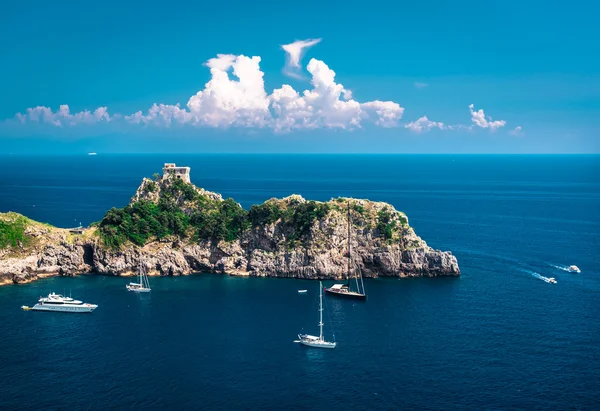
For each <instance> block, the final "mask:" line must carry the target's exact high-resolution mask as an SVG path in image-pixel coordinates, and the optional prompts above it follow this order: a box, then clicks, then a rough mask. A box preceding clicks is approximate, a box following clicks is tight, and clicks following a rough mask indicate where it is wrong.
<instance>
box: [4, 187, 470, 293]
mask: <svg viewBox="0 0 600 411" xmlns="http://www.w3.org/2000/svg"><path fill="white" fill-rule="evenodd" d="M154 184H155V182H153V181H152V180H149V179H144V181H143V182H142V185H141V186H140V188H139V189H138V190H137V192H136V194H135V195H134V197H133V198H132V203H135V202H136V201H140V200H147V201H152V202H156V203H157V202H158V201H159V200H160V197H161V192H160V190H157V189H156V188H155V187H154V186H152V185H154ZM149 186H152V188H151V189H149ZM192 187H193V186H192ZM194 190H196V192H197V193H201V195H203V196H205V197H209V198H210V199H211V200H214V201H223V200H222V198H221V196H220V195H219V194H216V193H210V192H208V191H205V190H202V189H198V188H196V187H194ZM305 202H306V200H304V199H303V198H302V197H300V196H298V195H294V196H290V197H287V198H284V199H281V200H277V199H272V200H269V201H268V202H267V203H265V204H269V206H271V207H279V209H281V210H286V209H288V208H290V207H297V206H298V205H299V204H303V203H305ZM177 204H178V206H179V207H181V209H183V210H187V211H189V210H190V208H189V207H190V206H189V204H188V202H187V200H185V199H178V200H177ZM319 204H327V208H326V210H327V212H326V213H325V215H323V216H322V217H321V218H316V219H314V220H312V222H311V223H310V225H309V226H308V228H306V227H304V228H303V230H304V231H303V233H302V236H301V238H300V237H299V234H298V232H297V229H295V228H294V226H291V225H290V224H288V223H286V221H284V219H282V218H280V219H277V220H275V221H266V222H264V223H253V224H251V226H250V227H249V228H248V229H246V230H245V231H244V232H243V233H242V234H240V236H239V238H236V239H235V240H233V241H224V240H220V241H216V240H198V239H196V240H192V238H191V237H190V238H178V237H174V236H171V237H165V238H162V239H160V240H152V241H149V242H148V243H146V244H144V245H143V246H136V245H134V244H132V243H127V244H126V245H124V246H121V247H118V248H115V247H108V246H106V245H105V244H104V243H103V241H102V238H101V236H100V235H99V228H98V227H90V228H88V229H87V230H86V231H85V232H84V233H83V234H73V233H71V232H69V230H66V229H60V228H55V227H51V226H48V225H44V224H40V223H36V222H33V221H31V220H28V221H29V222H30V223H29V224H27V226H26V228H25V234H26V235H27V238H28V239H29V241H28V244H27V245H22V244H18V245H17V246H14V247H9V248H5V249H4V250H0V283H22V282H28V281H31V280H35V279H37V278H38V277H44V276H48V275H76V274H80V273H86V272H89V273H95V274H104V275H130V274H133V273H136V272H137V269H138V267H139V266H140V265H144V266H145V267H146V268H147V270H148V274H149V275H187V274H191V273H196V272H213V273H221V274H230V275H244V276H265V277H295V278H309V279H342V278H345V277H346V276H347V270H348V207H349V206H351V212H350V214H351V221H352V224H351V227H350V246H351V249H352V252H351V267H352V269H353V270H360V271H361V272H362V275H363V276H364V277H382V276H388V277H419V276H426V277H437V276H458V275H459V274H460V270H459V267H458V262H457V260H456V257H455V256H453V255H452V253H450V252H442V251H439V250H434V249H432V248H431V247H429V246H428V245H427V244H426V243H425V241H423V240H422V239H421V238H420V237H418V236H417V235H416V234H415V232H414V230H413V229H412V227H410V226H409V224H408V219H407V217H406V215H404V214H403V213H401V212H398V211H396V210H395V209H394V208H393V207H392V206H391V205H389V204H386V203H379V202H371V201H368V200H357V199H334V200H331V201H329V202H328V203H319ZM382 213H385V215H386V221H387V222H388V226H390V227H393V230H391V229H389V228H388V230H389V232H388V233H387V235H382V230H384V229H385V227H383V228H382V226H381V224H379V225H378V224H377V220H376V219H377V216H378V215H379V216H381V215H382ZM10 215H12V217H13V218H14V213H10ZM10 215H9V214H4V215H1V214H0V218H4V219H5V220H6V219H7V218H8V219H10V218H9V217H10ZM21 218H22V217H21ZM295 230H296V231H295Z"/></svg>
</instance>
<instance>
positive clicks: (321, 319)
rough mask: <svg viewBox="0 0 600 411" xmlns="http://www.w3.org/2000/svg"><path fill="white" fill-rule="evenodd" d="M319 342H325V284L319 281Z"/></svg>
mask: <svg viewBox="0 0 600 411" xmlns="http://www.w3.org/2000/svg"><path fill="white" fill-rule="evenodd" d="M319 340H323V283H322V282H321V281H319Z"/></svg>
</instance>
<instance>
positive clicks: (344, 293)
mask: <svg viewBox="0 0 600 411" xmlns="http://www.w3.org/2000/svg"><path fill="white" fill-rule="evenodd" d="M350 227H351V224H350V201H348V280H347V281H346V283H345V284H334V285H332V286H331V287H329V288H325V292H327V293H329V294H333V295H337V296H340V297H346V298H353V299H357V300H366V299H367V294H366V293H365V285H364V283H363V279H362V274H360V270H359V275H358V276H357V275H354V276H352V269H351V265H352V254H351V247H350ZM353 278H354V280H355V283H356V289H354V290H353V289H352V287H351V285H352V279H353Z"/></svg>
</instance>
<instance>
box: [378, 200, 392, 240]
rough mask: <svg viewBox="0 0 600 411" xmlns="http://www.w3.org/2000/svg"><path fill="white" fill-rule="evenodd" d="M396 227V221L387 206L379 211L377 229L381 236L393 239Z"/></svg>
mask: <svg viewBox="0 0 600 411" xmlns="http://www.w3.org/2000/svg"><path fill="white" fill-rule="evenodd" d="M395 228H396V221H395V220H392V214H391V213H390V210H388V208H387V207H386V208H384V209H383V210H381V211H379V212H378V213H377V230H379V235H380V236H381V237H383V238H385V239H386V240H388V241H389V240H391V239H392V236H393V232H394V229H395Z"/></svg>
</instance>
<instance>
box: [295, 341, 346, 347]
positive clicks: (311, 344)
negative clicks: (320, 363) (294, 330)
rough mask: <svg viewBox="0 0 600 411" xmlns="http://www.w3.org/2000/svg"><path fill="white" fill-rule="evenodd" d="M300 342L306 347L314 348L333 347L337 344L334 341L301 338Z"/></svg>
mask: <svg viewBox="0 0 600 411" xmlns="http://www.w3.org/2000/svg"><path fill="white" fill-rule="evenodd" d="M300 344H302V345H305V346H307V347H314V348H335V346H336V345H337V343H334V342H327V341H320V342H314V341H302V340H300Z"/></svg>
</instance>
